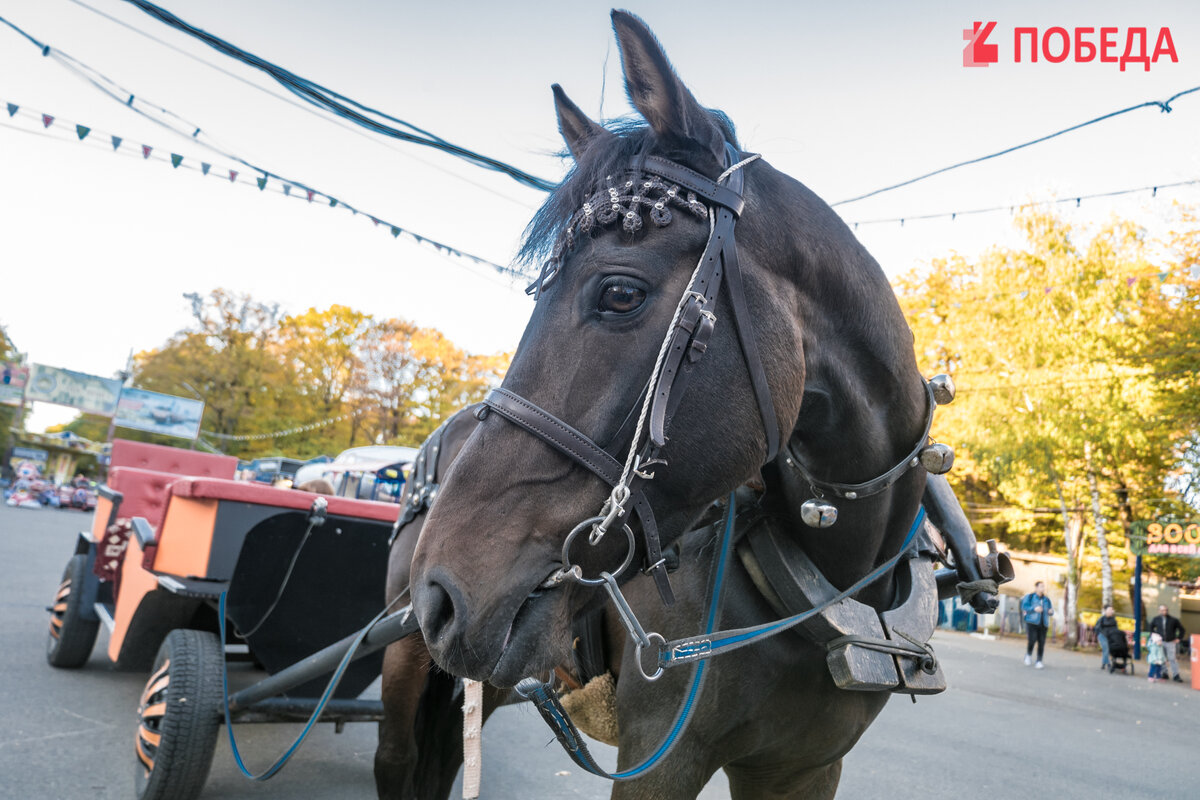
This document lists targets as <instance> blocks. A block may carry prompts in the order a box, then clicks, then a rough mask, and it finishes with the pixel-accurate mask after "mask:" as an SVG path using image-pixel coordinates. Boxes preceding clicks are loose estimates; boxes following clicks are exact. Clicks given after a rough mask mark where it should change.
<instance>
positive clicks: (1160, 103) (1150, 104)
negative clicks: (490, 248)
mask: <svg viewBox="0 0 1200 800" xmlns="http://www.w3.org/2000/svg"><path fill="white" fill-rule="evenodd" d="M134 1H135V0H127V2H134ZM1193 92H1200V86H1193V87H1192V88H1191V89H1184V90H1183V91H1182V92H1176V93H1175V94H1173V95H1171V96H1170V97H1168V98H1167V99H1166V100H1147V101H1146V102H1144V103H1138V104H1137V105H1132V106H1129V107H1128V108H1122V109H1118V110H1117V111H1110V112H1109V113H1107V114H1102V115H1100V116H1098V117H1095V118H1094V119H1089V120H1087V121H1086V122H1080V123H1078V124H1076V125H1072V126H1070V127H1069V128H1063V129H1062V130H1058V131H1054V132H1053V133H1048V134H1046V135H1045V136H1039V137H1038V138H1036V139H1030V140H1029V141H1028V142H1022V143H1021V144H1015V145H1012V146H1011V147H1006V148H1004V149H1003V150H997V151H996V152H994V153H988V154H987V155H984V156H978V157H976V158H970V159H967V160H966V161H959V162H958V163H957V164H951V165H949V166H946V167H940V168H938V169H935V170H931V171H930V172H926V173H924V174H921V175H917V176H916V177H915V178H909V179H907V180H903V181H900V182H899V183H893V184H891V185H890V186H884V187H881V188H879V189H874V190H872V191H869V192H866V193H865V194H860V195H856V196H854V197H848V198H846V199H845V200H838V201H837V202H836V203H830V205H831V206H833V207H837V206H843V205H846V204H847V203H857V202H858V201H859V200H866V199H867V198H868V197H874V196H876V195H880V194H883V193H884V192H890V191H893V190H895V189H899V188H901V187H904V186H911V185H912V184H914V183H917V182H918V181H923V180H925V179H927V178H932V177H933V176H935V175H941V174H942V173H945V172H949V171H950V170H954V169H959V168H960V167H966V166H970V165H971V164H978V163H980V162H982V161H988V160H989V159H993V158H999V157H1000V156H1003V155H1008V154H1009V153H1015V152H1016V151H1018V150H1022V149H1024V148H1026V147H1032V146H1033V145H1035V144H1041V143H1042V142H1047V141H1049V140H1051V139H1054V138H1056V137H1058V136H1062V135H1063V134H1066V133H1070V132H1072V131H1077V130H1079V129H1080V128H1086V127H1088V126H1089V125H1095V124H1096V123H1098V122H1103V121H1104V120H1107V119H1112V118H1113V117H1119V116H1121V115H1122V114H1128V113H1129V112H1131V111H1138V110H1140V109H1143V108H1157V109H1158V110H1159V111H1161V112H1163V113H1164V114H1169V113H1171V103H1173V102H1175V101H1176V100H1178V99H1179V98H1180V97H1183V96H1185V95H1189V94H1192V93H1193Z"/></svg>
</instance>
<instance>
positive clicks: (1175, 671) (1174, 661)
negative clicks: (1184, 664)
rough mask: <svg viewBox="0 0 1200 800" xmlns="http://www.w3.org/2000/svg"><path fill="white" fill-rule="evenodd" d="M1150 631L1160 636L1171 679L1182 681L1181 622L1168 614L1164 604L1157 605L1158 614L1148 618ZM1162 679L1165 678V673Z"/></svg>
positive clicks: (1182, 632) (1182, 634) (1177, 681)
mask: <svg viewBox="0 0 1200 800" xmlns="http://www.w3.org/2000/svg"><path fill="white" fill-rule="evenodd" d="M1150 633H1152V634H1154V633H1157V634H1158V635H1159V636H1161V637H1162V645H1163V652H1164V654H1165V655H1166V659H1167V664H1169V665H1170V667H1171V680H1173V681H1175V682H1176V683H1183V678H1181V677H1179V643H1180V642H1181V641H1183V637H1184V631H1183V623H1181V622H1180V621H1179V620H1178V619H1177V618H1175V617H1172V616H1171V615H1170V614H1168V613H1167V607H1166V606H1159V607H1158V616H1157V617H1155V618H1154V619H1152V620H1150ZM1163 680H1166V675H1164V676H1163Z"/></svg>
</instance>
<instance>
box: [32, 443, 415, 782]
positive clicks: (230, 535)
mask: <svg viewBox="0 0 1200 800" xmlns="http://www.w3.org/2000/svg"><path fill="white" fill-rule="evenodd" d="M236 467H237V460H236V459H235V458H232V457H227V456H218V455H209V454H204V453H196V452H191V451H186V450H180V449H176V448H170V447H161V446H158V445H150V444H142V443H137V442H129V441H122V440H118V441H116V442H115V443H114V446H113V453H112V466H111V468H110V471H109V477H108V482H107V483H106V484H105V485H103V486H102V487H101V488H100V491H99V495H100V497H99V502H98V506H97V509H96V513H95V517H94V520H93V524H92V528H91V530H90V531H86V532H82V533H80V535H79V538H78V540H77V542H76V545H75V551H74V553H73V555H72V556H71V558H70V560H69V561H68V562H67V566H66V568H65V570H64V571H63V578H62V582H61V584H60V585H59V587H58V590H57V593H56V595H55V598H54V603H53V605H52V606H51V608H50V630H49V637H48V643H47V659H48V661H49V662H50V664H51V665H53V666H56V667H60V668H76V667H81V666H83V665H84V664H86V663H87V661H88V660H89V658H90V656H91V653H92V650H93V646H94V643H95V641H96V638H97V635H98V632H99V627H100V625H102V624H103V625H104V626H105V628H106V629H107V630H108V634H109V636H108V646H107V649H106V656H107V657H108V659H109V660H110V661H112V662H113V663H114V664H115V665H116V666H117V667H118V668H124V669H131V670H146V671H149V672H150V678H149V679H148V680H147V682H146V686H145V690H144V691H143V693H142V697H141V700H140V702H139V707H138V715H139V720H138V729H137V736H136V738H135V741H134V750H135V752H134V753H132V754H131V759H130V760H131V762H132V764H133V765H134V766H135V768H136V770H137V772H136V781H135V783H136V786H137V790H138V796H139V797H141V798H186V797H190V796H194V795H195V794H197V793H198V792H199V791H200V789H201V787H202V786H203V782H204V779H205V776H206V775H207V773H208V770H209V767H210V765H211V762H212V756H213V752H214V749H215V746H216V741H217V735H218V731H219V728H220V722H221V719H222V716H223V715H225V718H226V719H228V720H231V721H232V722H241V721H247V722H249V721H253V722H270V721H295V720H304V719H306V718H313V720H314V721H315V720H316V719H317V718H318V717H319V719H320V720H321V721H332V722H335V723H337V724H339V725H341V724H344V723H346V722H349V721H369V720H378V719H380V718H381V706H380V704H379V702H378V701H371V700H363V699H359V698H358V696H359V695H360V694H361V693H362V692H363V690H364V689H365V688H366V687H367V686H368V685H369V684H370V683H371V682H372V681H374V680H375V678H376V677H377V676H378V675H379V672H380V663H381V660H382V656H381V654H379V653H378V652H373V651H372V650H371V647H370V643H368V645H367V646H361V643H360V646H359V647H358V648H357V653H356V655H358V656H359V657H358V658H357V659H355V660H354V661H353V663H349V660H348V661H347V663H346V664H344V665H341V668H340V669H338V670H336V672H337V673H338V680H337V682H336V686H333V687H331V690H329V691H327V681H326V677H327V676H328V675H329V674H330V673H331V672H335V667H337V666H338V664H339V661H340V660H341V658H342V656H343V655H344V654H345V652H346V650H348V649H349V647H348V645H349V641H342V640H345V639H347V637H349V639H350V640H353V639H355V638H356V637H355V636H354V634H356V633H358V632H359V631H360V630H362V629H363V628H364V626H365V625H366V624H367V623H368V622H370V621H372V619H373V618H376V617H377V612H379V609H380V606H381V604H382V603H381V601H382V597H383V589H384V579H385V572H386V566H387V548H388V537H389V535H390V533H391V530H392V527H393V524H394V523H395V520H396V516H397V513H398V511H399V508H398V507H397V506H396V505H395V504H393V503H379V502H371V501H366V500H353V499H348V498H342V497H325V496H321V495H315V494H311V493H308V492H302V491H295V490H285V489H275V488H272V487H269V486H263V485H260V484H253V483H247V482H243V481H235V480H232V478H233V475H234V471H235V469H236ZM393 616H395V617H396V618H397V620H399V621H401V622H403V621H404V620H403V619H401V617H400V616H397V615H393ZM403 616H406V615H403ZM410 628H415V624H412V623H410ZM339 643H340V644H339ZM330 645H332V646H333V647H332V649H330V648H329V647H328V646H330ZM325 651H328V652H326V653H325V657H324V658H322V657H321V652H325ZM226 662H231V663H232V662H239V664H238V666H239V667H246V666H250V667H257V668H261V669H263V670H265V671H266V672H267V673H269V674H270V676H271V677H269V678H267V679H266V680H263V681H260V682H258V683H254V684H253V685H251V686H249V687H246V688H244V689H241V690H240V691H238V692H235V693H234V694H233V695H232V696H228V692H227V691H226V689H225V685H224V682H225V681H226V680H227V679H226V678H225V675H226V672H225V671H226ZM240 671H241V673H245V672H246V670H245V669H244V668H243V669H241V670H240ZM243 682H244V681H243ZM281 693H282V694H283V696H278V695H280V694H281ZM226 699H228V703H223V701H224V700H226ZM225 705H228V707H229V711H228V712H225V709H224V708H223V706H225ZM310 727H311V726H310Z"/></svg>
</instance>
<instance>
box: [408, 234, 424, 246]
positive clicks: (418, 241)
mask: <svg viewBox="0 0 1200 800" xmlns="http://www.w3.org/2000/svg"><path fill="white" fill-rule="evenodd" d="M409 236H411V237H413V238H414V239H416V241H417V244H424V243H425V237H424V236H420V235H418V234H415V233H410V234H409Z"/></svg>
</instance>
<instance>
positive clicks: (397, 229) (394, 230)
mask: <svg viewBox="0 0 1200 800" xmlns="http://www.w3.org/2000/svg"><path fill="white" fill-rule="evenodd" d="M399 235H400V229H399V228H397V227H396V226H395V225H393V226H392V236H399Z"/></svg>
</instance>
